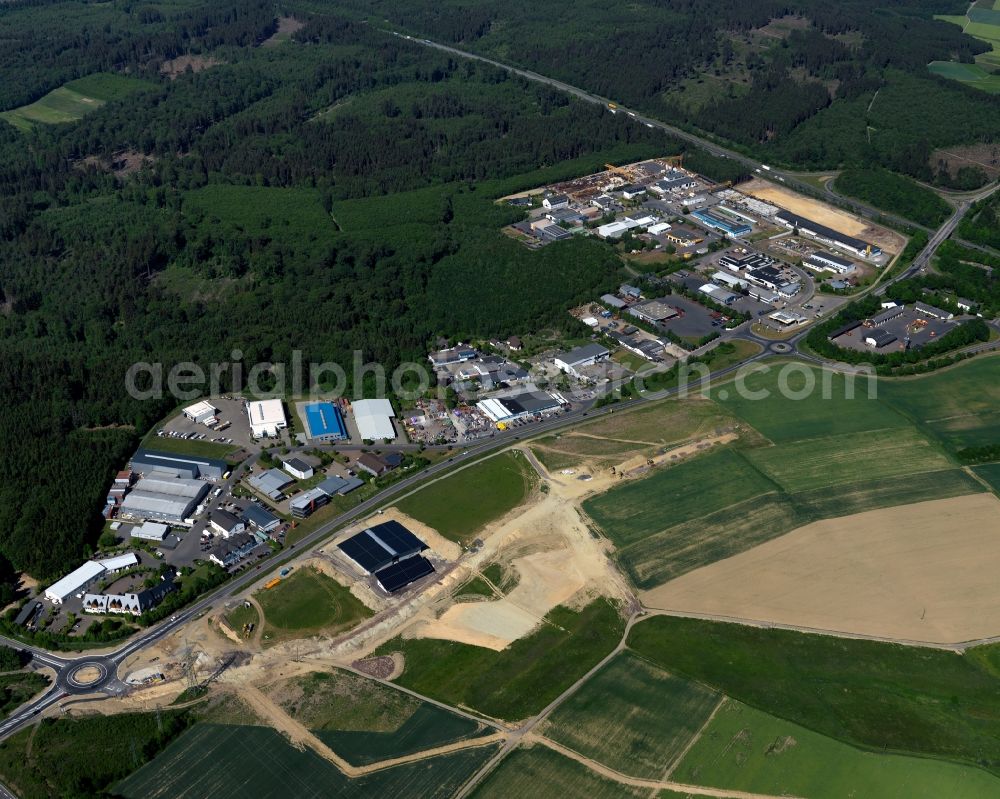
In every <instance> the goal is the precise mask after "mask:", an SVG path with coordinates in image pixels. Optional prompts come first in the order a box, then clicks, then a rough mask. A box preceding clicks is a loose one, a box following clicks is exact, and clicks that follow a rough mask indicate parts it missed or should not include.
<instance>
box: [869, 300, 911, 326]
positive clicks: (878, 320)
mask: <svg viewBox="0 0 1000 799" xmlns="http://www.w3.org/2000/svg"><path fill="white" fill-rule="evenodd" d="M905 312H906V306H905V305H894V306H892V307H891V308H886V309H885V310H884V311H882V313H880V314H876V315H875V316H873V317H872V318H871V319H869V320H868V322H869V324H871V325H872V326H873V327H878V326H879V325H884V324H885V323H886V322H889V321H891V320H893V319H897V318H899V317H900V316H902V315H903V314H904V313H905Z"/></svg>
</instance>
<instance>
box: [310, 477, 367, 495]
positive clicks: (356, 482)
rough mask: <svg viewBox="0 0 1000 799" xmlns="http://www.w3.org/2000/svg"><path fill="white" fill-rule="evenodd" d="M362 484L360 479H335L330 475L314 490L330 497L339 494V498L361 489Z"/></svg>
mask: <svg viewBox="0 0 1000 799" xmlns="http://www.w3.org/2000/svg"><path fill="white" fill-rule="evenodd" d="M364 484H365V481H364V480H362V479H361V478H360V477H337V476H336V475H332V476H330V477H327V478H326V479H325V480H324V481H323V482H322V483H320V484H319V485H318V486H316V488H318V489H319V490H320V491H323V492H324V493H325V494H327V495H328V496H330V497H332V496H333V495H334V494H340V495H341V496H343V495H344V494H350V493H351V492H352V491H353V490H354V489H356V488H361V486H363V485H364Z"/></svg>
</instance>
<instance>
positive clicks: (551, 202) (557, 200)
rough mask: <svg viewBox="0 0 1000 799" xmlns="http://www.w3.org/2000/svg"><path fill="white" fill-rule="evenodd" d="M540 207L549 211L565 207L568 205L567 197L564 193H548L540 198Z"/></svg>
mask: <svg viewBox="0 0 1000 799" xmlns="http://www.w3.org/2000/svg"><path fill="white" fill-rule="evenodd" d="M542 207H543V208H545V209H546V210H547V211H551V210H552V209H553V208H567V207H569V197H567V196H566V195H565V194H550V195H549V196H548V197H546V198H545V199H544V200H542Z"/></svg>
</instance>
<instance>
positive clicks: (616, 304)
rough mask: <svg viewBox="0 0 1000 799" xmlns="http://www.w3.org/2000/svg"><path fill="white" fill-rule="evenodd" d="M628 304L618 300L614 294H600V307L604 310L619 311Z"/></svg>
mask: <svg viewBox="0 0 1000 799" xmlns="http://www.w3.org/2000/svg"><path fill="white" fill-rule="evenodd" d="M627 304H628V303H626V302H625V300H622V299H619V298H618V297H616V296H615V295H614V294H602V295H601V305H603V306H605V307H606V308H614V309H615V310H619V311H620V310H621V309H622V308H625V307H626V306H627Z"/></svg>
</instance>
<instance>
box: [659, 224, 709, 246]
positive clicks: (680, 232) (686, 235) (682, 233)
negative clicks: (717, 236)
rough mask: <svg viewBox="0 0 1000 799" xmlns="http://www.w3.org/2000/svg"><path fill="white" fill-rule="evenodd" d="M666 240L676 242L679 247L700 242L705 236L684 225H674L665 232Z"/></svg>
mask: <svg viewBox="0 0 1000 799" xmlns="http://www.w3.org/2000/svg"><path fill="white" fill-rule="evenodd" d="M666 236H667V241H669V242H672V243H673V244H678V245H680V246H681V247H690V246H693V245H695V244H701V243H702V242H703V241H704V240H705V237H704V236H702V235H700V234H698V233H696V232H695V231H693V230H691V228H686V227H675V228H673V229H672V230H669V231H667V233H666Z"/></svg>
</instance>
